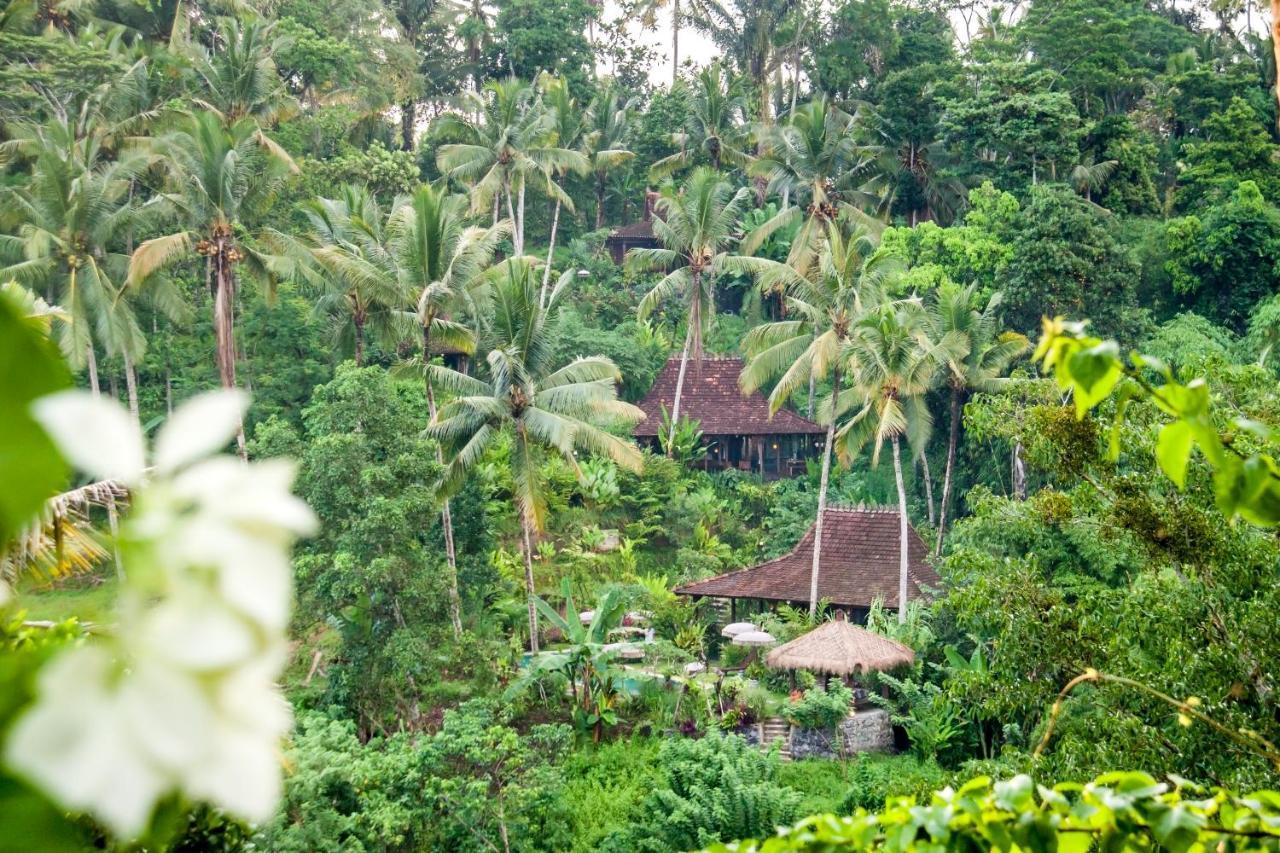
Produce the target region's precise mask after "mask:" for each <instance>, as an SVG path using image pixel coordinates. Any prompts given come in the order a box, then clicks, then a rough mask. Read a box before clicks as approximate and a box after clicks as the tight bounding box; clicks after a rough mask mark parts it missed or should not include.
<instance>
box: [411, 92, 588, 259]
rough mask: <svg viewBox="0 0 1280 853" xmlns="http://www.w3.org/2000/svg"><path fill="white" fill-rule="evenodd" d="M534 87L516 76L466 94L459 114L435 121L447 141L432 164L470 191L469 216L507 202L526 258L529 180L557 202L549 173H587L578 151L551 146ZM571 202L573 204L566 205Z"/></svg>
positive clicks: (550, 128) (551, 132)
mask: <svg viewBox="0 0 1280 853" xmlns="http://www.w3.org/2000/svg"><path fill="white" fill-rule="evenodd" d="M536 94H537V93H536V92H535V91H534V88H533V87H532V86H530V85H529V84H528V83H526V82H524V81H523V80H520V79H518V78H515V77H511V78H508V79H506V80H499V81H493V82H491V83H489V84H487V85H486V86H485V87H484V89H483V90H482V91H481V92H464V93H463V95H462V100H463V102H464V104H463V111H462V112H455V113H448V114H446V115H443V116H441V117H440V118H438V119H436V124H435V129H434V132H435V133H437V134H439V135H440V136H441V137H442V138H445V139H448V140H450V141H449V142H447V143H446V144H444V145H441V146H440V149H439V150H438V151H437V152H436V165H437V166H438V167H439V168H440V171H441V172H442V173H444V174H445V175H447V176H448V177H451V178H457V179H458V180H460V181H462V182H463V183H465V184H468V185H469V186H470V187H471V188H472V193H471V204H472V210H473V212H476V213H480V212H483V211H485V210H489V209H490V208H492V212H493V221H494V222H497V221H498V205H499V201H500V200H505V202H506V206H507V218H509V219H510V220H511V222H512V225H513V228H514V232H513V240H514V243H515V253H516V255H523V254H524V202H525V187H526V184H527V183H528V181H530V180H533V181H536V182H537V183H538V185H539V186H543V187H545V188H546V190H547V192H548V194H550V195H551V196H553V197H555V198H559V199H562V200H567V196H565V194H564V191H563V190H561V189H560V188H559V187H558V186H557V185H556V184H555V182H554V181H552V180H551V174H552V172H556V171H560V172H563V171H565V170H567V169H578V170H582V169H585V168H586V165H587V164H586V158H585V157H583V156H582V154H581V153H580V152H578V151H573V150H570V149H568V148H562V147H560V146H558V145H557V144H556V143H555V141H554V140H555V117H554V115H553V114H552V113H551V112H550V111H548V110H546V109H544V108H543V106H542V104H541V103H540V101H539V100H538V98H537V97H536ZM570 203H572V202H570Z"/></svg>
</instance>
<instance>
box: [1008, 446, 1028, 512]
mask: <svg viewBox="0 0 1280 853" xmlns="http://www.w3.org/2000/svg"><path fill="white" fill-rule="evenodd" d="M1010 467H1011V468H1012V477H1013V497H1014V498H1015V499H1016V500H1020V501H1025V500H1026V499H1027V466H1026V465H1025V464H1024V463H1023V461H1022V442H1021V441H1015V442H1014V443H1013V454H1012V459H1011V460H1010Z"/></svg>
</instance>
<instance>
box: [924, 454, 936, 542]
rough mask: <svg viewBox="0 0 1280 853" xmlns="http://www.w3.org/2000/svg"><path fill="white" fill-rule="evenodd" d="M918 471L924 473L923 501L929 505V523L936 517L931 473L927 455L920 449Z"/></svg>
mask: <svg viewBox="0 0 1280 853" xmlns="http://www.w3.org/2000/svg"><path fill="white" fill-rule="evenodd" d="M920 471H921V473H922V474H924V501H925V503H927V504H928V505H929V524H933V520H934V518H935V517H936V516H935V513H934V510H933V475H932V474H930V473H929V457H928V456H926V455H925V454H924V451H923V450H922V451H920Z"/></svg>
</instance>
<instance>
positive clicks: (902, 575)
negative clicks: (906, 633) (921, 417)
mask: <svg viewBox="0 0 1280 853" xmlns="http://www.w3.org/2000/svg"><path fill="white" fill-rule="evenodd" d="M893 476H894V481H895V482H896V483H897V485H898V624H899V625H901V624H902V623H903V622H906V621H907V545H908V538H907V490H906V487H905V486H904V485H903V484H902V452H901V449H900V439H899V438H898V437H897V436H896V435H895V436H894V437H893Z"/></svg>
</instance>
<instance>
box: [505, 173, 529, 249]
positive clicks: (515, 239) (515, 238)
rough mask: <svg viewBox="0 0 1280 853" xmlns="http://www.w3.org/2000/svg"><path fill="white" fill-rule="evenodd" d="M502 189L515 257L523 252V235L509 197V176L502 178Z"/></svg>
mask: <svg viewBox="0 0 1280 853" xmlns="http://www.w3.org/2000/svg"><path fill="white" fill-rule="evenodd" d="M503 189H504V191H505V194H506V196H507V218H508V219H510V220H511V243H512V247H513V248H514V250H515V255H516V257H517V258H518V257H520V256H521V255H523V254H524V235H523V234H522V233H521V231H520V220H518V219H516V208H515V203H514V201H513V199H512V198H511V178H509V177H508V178H506V179H504V180H503Z"/></svg>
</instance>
